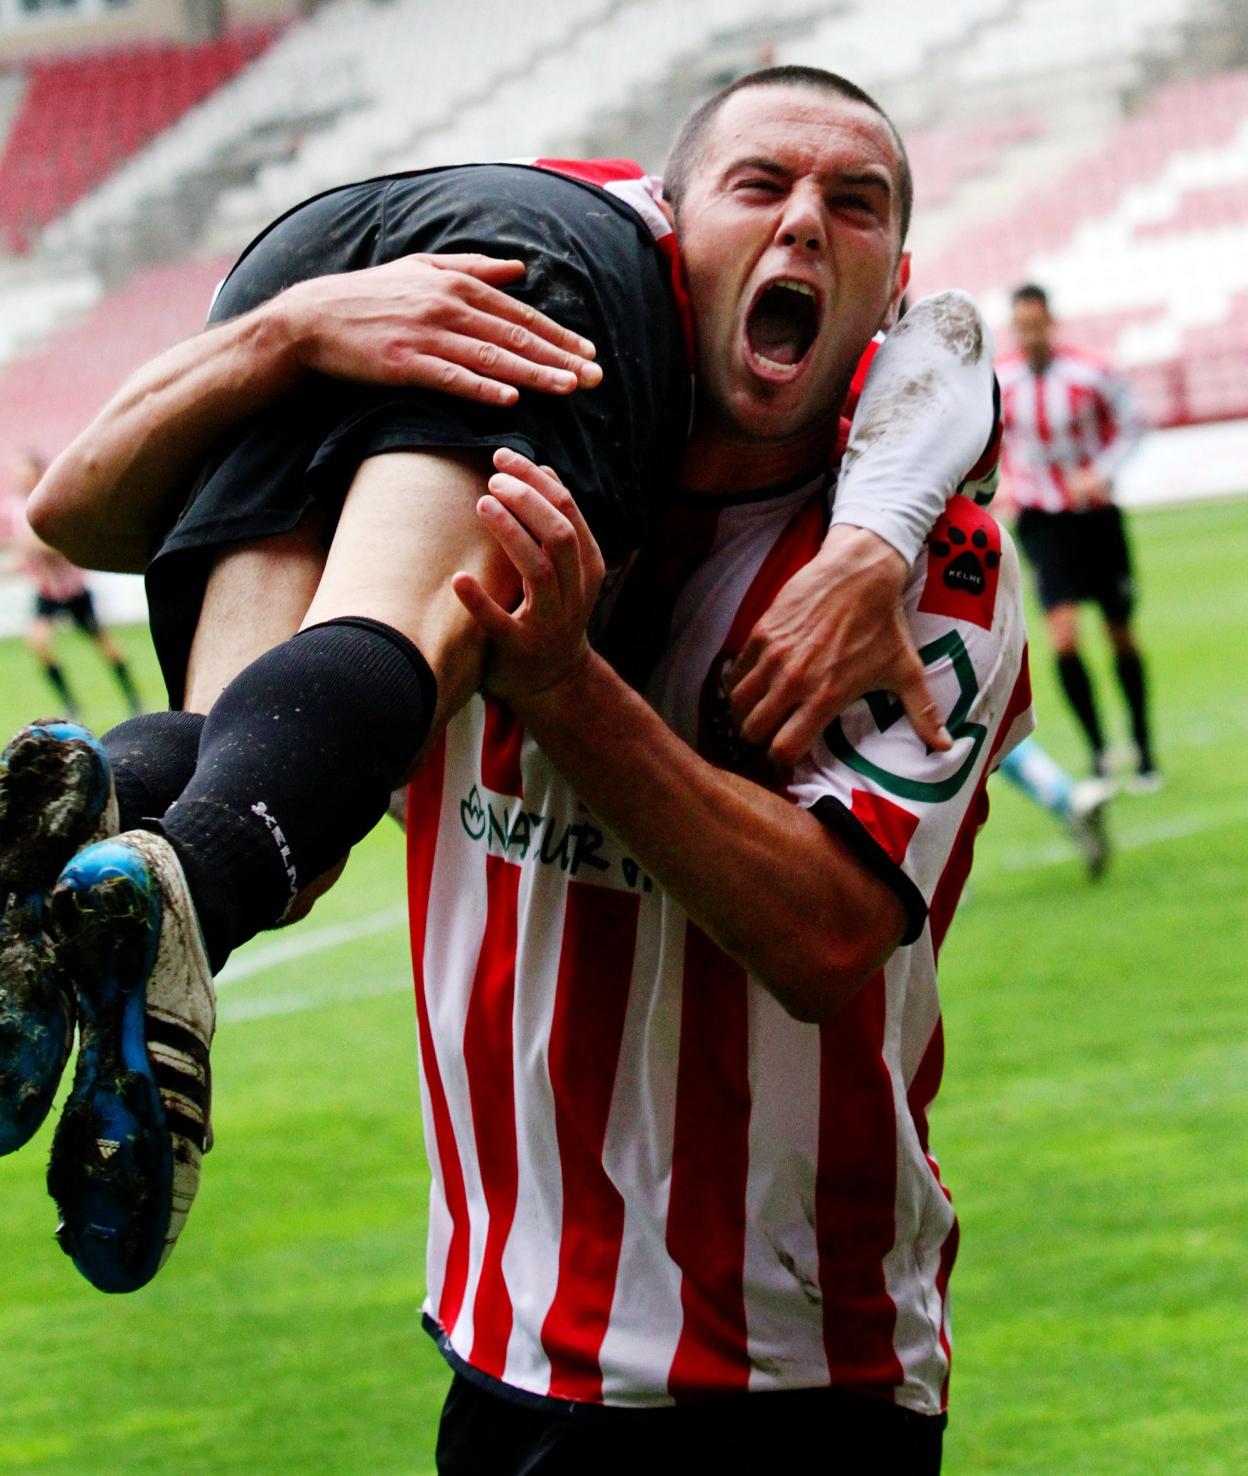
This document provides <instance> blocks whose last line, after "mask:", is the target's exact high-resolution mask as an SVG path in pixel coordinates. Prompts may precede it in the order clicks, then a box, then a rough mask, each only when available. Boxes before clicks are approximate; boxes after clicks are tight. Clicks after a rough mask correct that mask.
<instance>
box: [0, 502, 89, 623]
mask: <svg viewBox="0 0 1248 1476" xmlns="http://www.w3.org/2000/svg"><path fill="white" fill-rule="evenodd" d="M4 543H12V544H14V545H15V546H16V548H17V551H18V558H17V567H18V569H19V570H20V572H21V573H23V574H24V575H25V576H26V577H27V578H28V579H29V580H30V582H31V583H32V584H33V585H34V587H35V593H36V594H37V595H41V596H42V597H43V598H44V599H45V600H55V601H57V602H58V603H63V602H65V601H68V600H76V599H77V598H78V597H79V595H82V594H85V593H86V590H87V581H86V578H85V576H84V575H83V572H82V570H81V569H80V568H79V567H78V566H77V564H71V563H70V561H69V560H68V559H67V558H66V557H65V555H64V554H60V553H57V551H56V550H55V549H54V548H49V547H48V545H47V544H46V543H43V542H42V541H41V540H40V539H38V538H36V537H35V535H34V533H33V532H32V531H31V528H30V524H29V523H28V522H27V521H26V498H25V495H24V494H22V493H20V492H19V493H12V494H10V495H9V496H7V497H5V498H4V499H3V503H2V505H0V544H4Z"/></svg>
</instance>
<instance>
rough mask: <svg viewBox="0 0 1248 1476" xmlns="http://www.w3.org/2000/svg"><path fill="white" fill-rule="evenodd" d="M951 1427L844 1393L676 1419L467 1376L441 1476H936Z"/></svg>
mask: <svg viewBox="0 0 1248 1476" xmlns="http://www.w3.org/2000/svg"><path fill="white" fill-rule="evenodd" d="M944 1429H945V1416H944V1415H921V1414H915V1413H914V1412H913V1411H912V1410H908V1409H902V1408H901V1407H900V1406H899V1405H896V1404H889V1403H886V1402H885V1401H884V1400H881V1399H868V1398H866V1397H864V1396H862V1395H858V1394H847V1393H844V1392H842V1391H841V1390H838V1389H799V1390H794V1391H792V1392H791V1393H782V1394H744V1395H735V1396H733V1397H731V1398H727V1399H717V1400H713V1401H708V1402H707V1403H705V1404H691V1405H680V1406H677V1407H674V1408H667V1409H638V1410H634V1409H603V1408H601V1407H599V1406H592V1407H588V1408H577V1407H575V1406H568V1407H567V1408H565V1409H563V1410H560V1411H558V1412H553V1411H549V1410H546V1409H541V1408H534V1407H530V1406H528V1405H524V1404H520V1403H516V1402H513V1401H511V1400H510V1399H506V1398H502V1397H500V1396H499V1395H497V1394H495V1393H492V1392H490V1391H489V1390H487V1389H484V1388H481V1387H479V1386H478V1385H477V1384H476V1383H472V1382H469V1380H467V1379H466V1378H464V1376H463V1375H462V1374H456V1375H455V1378H454V1381H453V1382H452V1384H451V1388H450V1392H449V1393H448V1394H447V1396H446V1403H445V1405H444V1406H443V1410H442V1423H441V1426H440V1427H439V1430H438V1471H439V1473H440V1476H518V1473H520V1472H524V1473H526V1476H691V1473H694V1472H702V1471H706V1472H713V1473H715V1476H746V1473H749V1476H755V1473H763V1472H766V1473H770V1472H782V1471H785V1472H787V1471H810V1472H812V1473H814V1472H819V1473H820V1476H885V1473H887V1476H937V1473H938V1472H939V1471H940V1462H941V1449H942V1445H943V1441H944Z"/></svg>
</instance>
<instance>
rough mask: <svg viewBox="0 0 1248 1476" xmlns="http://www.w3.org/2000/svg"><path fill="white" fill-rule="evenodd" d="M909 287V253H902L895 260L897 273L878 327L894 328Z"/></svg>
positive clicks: (886, 329)
mask: <svg viewBox="0 0 1248 1476" xmlns="http://www.w3.org/2000/svg"><path fill="white" fill-rule="evenodd" d="M909 286H910V253H909V252H908V251H903V252H902V253H901V255H900V256H899V257H898V258H897V272H896V275H895V276H894V278H893V291H892V295H891V296H890V297H889V299H888V307H887V308H886V309H885V311H884V317H883V318H882V319H881V321H880V327H881V328H883V329H884V330H885V332H887V331H888V329H890V328H892V327H895V326H896V323H897V319H898V317H899V316H900V310H901V299H902V298H903V297H904V296H905V295H906V289H907V288H908V287H909Z"/></svg>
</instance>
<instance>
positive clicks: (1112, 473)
mask: <svg viewBox="0 0 1248 1476" xmlns="http://www.w3.org/2000/svg"><path fill="white" fill-rule="evenodd" d="M1101 406H1102V416H1103V419H1104V424H1105V430H1106V439H1105V447H1104V449H1103V450H1102V451H1101V453H1100V454H1099V455H1098V456H1097V458H1096V461H1095V466H1096V470H1097V471H1098V472H1099V473H1100V474H1101V476H1103V477H1105V478H1106V480H1107V481H1110V482H1112V481H1113V480H1114V478H1115V477H1116V476H1117V475H1118V473H1119V471H1121V470H1122V465H1123V463H1124V462H1125V461H1126V460H1127V459H1128V457H1130V455H1131V453H1132V452H1133V451H1134V450H1135V448H1136V447H1137V446H1138V445H1139V444H1140V440H1141V439H1142V437H1143V435H1144V432H1145V430H1146V429H1147V426H1146V425H1145V422H1144V417H1143V415H1142V414H1141V413H1140V407H1139V402H1138V401H1137V400H1136V398H1135V392H1134V391H1133V390H1132V388H1131V386H1130V384H1128V382H1127V380H1126V377H1125V376H1124V375H1122V374H1119V373H1118V372H1117V371H1116V370H1113V369H1110V370H1107V371H1106V374H1105V381H1104V384H1103V386H1102V389H1101Z"/></svg>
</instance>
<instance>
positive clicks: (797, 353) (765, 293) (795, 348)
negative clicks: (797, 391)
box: [745, 277, 819, 379]
mask: <svg viewBox="0 0 1248 1476" xmlns="http://www.w3.org/2000/svg"><path fill="white" fill-rule="evenodd" d="M818 331H819V299H818V297H817V296H816V294H815V289H814V288H813V287H812V286H810V284H809V283H807V282H799V281H796V280H795V279H794V278H792V277H781V278H779V279H777V280H776V281H774V282H769V283H768V284H767V286H766V287H764V288H763V290H762V291H761V292H760V293H759V294H758V296H757V298H755V300H754V305H753V307H751V309H750V311H749V314H748V316H747V317H746V320H745V342H746V346H747V348H748V349H749V354H750V358H751V359H752V361H753V364H754V367H755V368H756V369H761V370H763V371H764V372H768V373H769V374H774V375H776V376H778V377H779V376H783V377H784V378H786V379H787V378H790V377H792V375H793V374H794V373H795V372H796V370H797V369H798V367H799V366H800V365H801V363H802V361H803V360H804V359H805V357H806V355H807V354H808V353H809V352H810V349H811V346H812V345H813V343H814V341H815V335H816V334H817V333H818Z"/></svg>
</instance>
